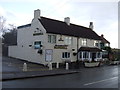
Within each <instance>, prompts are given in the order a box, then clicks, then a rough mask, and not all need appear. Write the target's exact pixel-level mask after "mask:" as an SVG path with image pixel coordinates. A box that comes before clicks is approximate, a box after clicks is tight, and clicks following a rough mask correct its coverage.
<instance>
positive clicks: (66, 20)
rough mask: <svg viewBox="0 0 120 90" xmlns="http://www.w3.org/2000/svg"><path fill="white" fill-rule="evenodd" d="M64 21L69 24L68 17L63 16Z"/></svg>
mask: <svg viewBox="0 0 120 90" xmlns="http://www.w3.org/2000/svg"><path fill="white" fill-rule="evenodd" d="M64 22H65V23H66V24H67V25H70V18H69V17H65V18H64Z"/></svg>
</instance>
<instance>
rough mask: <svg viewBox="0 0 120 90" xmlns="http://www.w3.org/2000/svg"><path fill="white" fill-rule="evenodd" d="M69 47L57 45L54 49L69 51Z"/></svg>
mask: <svg viewBox="0 0 120 90" xmlns="http://www.w3.org/2000/svg"><path fill="white" fill-rule="evenodd" d="M67 47H68V45H55V46H54V49H67Z"/></svg>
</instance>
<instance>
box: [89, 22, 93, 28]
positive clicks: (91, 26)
mask: <svg viewBox="0 0 120 90" xmlns="http://www.w3.org/2000/svg"><path fill="white" fill-rule="evenodd" d="M89 28H90V29H92V30H93V22H90V25H89Z"/></svg>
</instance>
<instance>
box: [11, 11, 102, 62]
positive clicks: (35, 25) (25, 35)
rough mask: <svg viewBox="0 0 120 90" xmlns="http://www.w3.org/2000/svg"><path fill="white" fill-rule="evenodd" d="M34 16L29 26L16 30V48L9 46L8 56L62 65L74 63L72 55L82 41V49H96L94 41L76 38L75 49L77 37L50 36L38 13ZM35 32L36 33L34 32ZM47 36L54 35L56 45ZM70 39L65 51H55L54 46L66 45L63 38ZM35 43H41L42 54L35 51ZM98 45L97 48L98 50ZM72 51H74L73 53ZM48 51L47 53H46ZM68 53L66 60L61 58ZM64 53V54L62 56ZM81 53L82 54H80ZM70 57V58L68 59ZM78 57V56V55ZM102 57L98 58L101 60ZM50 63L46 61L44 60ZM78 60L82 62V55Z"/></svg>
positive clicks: (75, 57) (74, 58)
mask: <svg viewBox="0 0 120 90" xmlns="http://www.w3.org/2000/svg"><path fill="white" fill-rule="evenodd" d="M35 12H37V13H36V14H34V19H33V20H32V22H31V25H30V26H28V27H23V28H18V30H17V45H16V46H9V56H10V57H15V58H20V59H24V60H27V61H30V62H36V63H41V64H48V63H49V62H52V63H56V62H59V63H62V62H65V61H70V62H74V61H76V60H77V55H75V56H74V55H73V53H77V48H80V47H81V46H83V45H82V40H83V39H86V45H85V46H84V47H96V46H95V45H94V42H95V41H96V40H93V39H87V38H78V47H77V37H74V36H66V35H62V36H61V35H59V34H52V33H46V30H45V28H44V27H43V25H42V24H41V23H40V21H39V20H38V19H37V18H40V16H39V15H40V14H39V11H35ZM38 29H39V30H41V31H39V32H40V33H42V35H35V36H34V35H33V34H34V33H35V31H36V30H38ZM36 32H37V31H36ZM48 35H55V36H56V43H49V42H48ZM66 37H71V44H70V45H68V46H67V49H60V48H59V49H58V48H57V49H56V48H55V45H66V43H65V38H66ZM60 38H61V39H62V40H63V41H59V39H60ZM36 41H41V45H42V47H41V50H42V54H40V53H38V50H39V49H35V46H34V43H35V42H36ZM97 42H98V43H99V44H100V42H101V41H100V40H97ZM99 44H98V48H99ZM73 49H74V51H73ZM47 51H48V52H47ZM64 52H68V53H70V54H67V55H68V56H67V57H68V58H63V57H64V55H65V57H66V53H64ZM63 53H64V54H63ZM82 53H83V52H82ZM88 54H89V58H88V60H91V57H90V52H88ZM69 55H70V57H69ZM78 57H79V55H78ZM101 58H102V57H100V59H101ZM47 59H48V60H49V59H50V60H51V61H46V60H47ZM78 59H79V60H84V58H83V54H82V58H78ZM96 59H97V58H96Z"/></svg>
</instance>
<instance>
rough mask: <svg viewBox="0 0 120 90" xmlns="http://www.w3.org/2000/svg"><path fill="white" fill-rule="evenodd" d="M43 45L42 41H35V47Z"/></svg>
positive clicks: (38, 47)
mask: <svg viewBox="0 0 120 90" xmlns="http://www.w3.org/2000/svg"><path fill="white" fill-rule="evenodd" d="M41 47H42V45H41V41H35V42H34V48H35V49H40V48H41Z"/></svg>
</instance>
